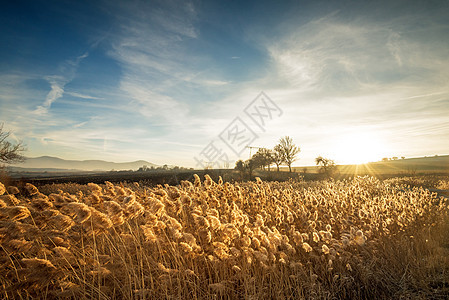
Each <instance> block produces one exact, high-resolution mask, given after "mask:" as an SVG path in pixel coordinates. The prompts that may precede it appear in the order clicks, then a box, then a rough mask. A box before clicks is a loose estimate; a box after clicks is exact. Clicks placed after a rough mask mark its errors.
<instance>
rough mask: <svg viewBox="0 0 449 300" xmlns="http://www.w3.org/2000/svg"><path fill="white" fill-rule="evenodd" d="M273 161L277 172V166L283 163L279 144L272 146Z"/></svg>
mask: <svg viewBox="0 0 449 300" xmlns="http://www.w3.org/2000/svg"><path fill="white" fill-rule="evenodd" d="M273 162H274V163H275V164H276V167H277V171H278V172H279V166H280V165H282V164H283V163H284V155H283V154H282V148H281V145H276V146H274V149H273Z"/></svg>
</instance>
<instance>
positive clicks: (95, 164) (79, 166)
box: [12, 156, 157, 171]
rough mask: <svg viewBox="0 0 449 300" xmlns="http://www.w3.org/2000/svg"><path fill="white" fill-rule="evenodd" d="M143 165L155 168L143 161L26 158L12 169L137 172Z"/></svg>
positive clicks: (48, 157)
mask: <svg viewBox="0 0 449 300" xmlns="http://www.w3.org/2000/svg"><path fill="white" fill-rule="evenodd" d="M144 165H146V166H147V167H151V166H154V167H156V166H157V165H155V164H153V163H150V162H147V161H145V160H138V161H133V162H124V163H115V162H109V161H104V160H65V159H61V158H58V157H51V156H41V157H34V158H27V159H26V160H25V161H24V162H23V163H19V164H14V165H12V167H19V168H24V169H59V170H79V171H110V170H116V171H120V170H137V169H139V168H140V167H142V166H144Z"/></svg>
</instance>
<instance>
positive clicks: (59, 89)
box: [34, 52, 89, 115]
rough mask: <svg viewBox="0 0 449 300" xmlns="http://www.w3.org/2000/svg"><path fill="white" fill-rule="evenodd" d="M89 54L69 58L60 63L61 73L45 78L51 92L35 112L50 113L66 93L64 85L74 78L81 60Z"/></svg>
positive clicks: (39, 113)
mask: <svg viewBox="0 0 449 300" xmlns="http://www.w3.org/2000/svg"><path fill="white" fill-rule="evenodd" d="M88 56H89V53H88V52H86V53H84V54H83V55H80V56H78V57H76V58H75V59H68V60H66V61H65V62H63V63H62V64H61V65H60V71H61V75H53V76H46V77H45V80H47V81H48V82H49V83H50V88H51V90H50V92H48V94H47V97H45V101H44V103H43V104H42V105H39V106H38V107H37V108H36V110H35V111H34V113H35V114H38V115H44V114H46V113H48V110H49V109H50V108H51V105H52V104H53V103H54V102H55V101H56V100H58V99H59V98H61V97H62V96H63V95H64V87H65V85H66V84H67V83H69V82H70V81H72V80H73V78H74V76H75V73H76V70H77V69H78V65H79V64H80V62H81V61H82V60H83V59H85V58H86V57H88Z"/></svg>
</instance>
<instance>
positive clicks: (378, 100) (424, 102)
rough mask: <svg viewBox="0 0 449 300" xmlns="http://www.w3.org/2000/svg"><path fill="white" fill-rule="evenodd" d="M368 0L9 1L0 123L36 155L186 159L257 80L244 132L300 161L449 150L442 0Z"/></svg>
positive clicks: (0, 31)
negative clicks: (291, 144) (266, 110)
mask: <svg viewBox="0 0 449 300" xmlns="http://www.w3.org/2000/svg"><path fill="white" fill-rule="evenodd" d="M362 2H363V4H362ZM372 2H373V3H371V2H365V1H291V3H289V2H288V1H270V2H269V1H253V2H243V1H230V2H228V1H223V2H217V1H192V2H188V1H160V2H156V1H113V0H108V1H36V0H34V1H8V2H7V3H4V4H2V9H1V10H0V45H2V46H1V47H0V122H4V127H5V128H6V129H9V130H11V131H13V132H14V135H13V138H16V139H19V140H23V141H24V142H25V143H26V144H27V148H28V152H27V153H26V154H27V155H28V156H31V157H35V156H41V155H51V156H58V157H61V158H65V159H105V160H111V161H117V162H122V161H131V160H138V159H145V160H148V161H151V162H153V163H156V164H165V163H168V164H173V165H183V166H189V167H193V166H195V160H194V159H193V157H194V156H198V154H199V153H200V152H201V151H202V150H203V149H204V147H206V146H207V145H208V144H209V142H211V141H213V140H217V137H218V135H219V133H220V132H221V131H222V130H223V129H224V128H225V127H226V126H227V125H228V124H229V123H230V122H231V121H232V120H234V119H235V117H237V116H242V115H243V110H244V108H245V107H246V105H248V104H249V103H250V102H251V101H252V100H253V99H254V98H255V97H256V96H257V95H258V94H259V93H260V92H261V91H264V92H265V93H266V94H267V95H268V96H269V97H270V98H271V99H272V100H273V101H274V102H275V103H276V104H277V105H278V106H279V107H280V108H281V109H282V111H283V114H282V116H280V117H279V118H275V119H273V120H271V122H269V124H267V126H266V127H265V128H264V129H265V131H262V130H261V129H260V128H259V129H258V128H255V127H254V130H255V132H256V134H257V135H258V136H259V138H258V139H257V140H256V141H254V142H253V143H252V144H253V145H254V146H261V147H262V146H263V147H269V148H271V147H273V146H274V145H275V144H276V142H277V140H278V139H279V138H280V137H281V136H285V135H289V136H291V137H292V138H293V140H294V141H295V142H296V143H297V144H298V145H299V146H300V147H301V149H302V151H301V153H300V155H299V158H300V159H299V160H298V161H297V163H296V165H310V164H313V160H314V158H315V157H316V156H318V155H323V156H326V157H330V158H333V159H335V160H336V161H337V163H350V162H361V161H364V160H377V159H380V158H381V157H382V156H406V157H412V156H424V155H434V154H448V153H449V151H448V149H449V138H448V137H449V88H448V83H449V2H448V1H443V0H441V1H385V2H380V1H372ZM248 125H251V124H250V123H248ZM348 149H351V150H348ZM355 149H356V150H357V151H356V150H355ZM224 150H226V149H224ZM227 151H228V152H229V153H231V151H229V150H227ZM360 153H363V155H361V154H360ZM248 155H249V151H246V152H244V153H243V154H242V155H241V158H244V159H246V158H248ZM230 156H231V157H230V158H232V159H236V158H237V157H236V156H232V155H230Z"/></svg>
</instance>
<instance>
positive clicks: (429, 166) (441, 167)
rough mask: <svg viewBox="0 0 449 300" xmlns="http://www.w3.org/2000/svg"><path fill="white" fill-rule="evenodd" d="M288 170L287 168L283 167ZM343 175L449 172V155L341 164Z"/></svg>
mask: <svg viewBox="0 0 449 300" xmlns="http://www.w3.org/2000/svg"><path fill="white" fill-rule="evenodd" d="M304 169H305V170H306V173H318V171H319V168H318V167H316V166H309V167H295V168H294V170H295V172H299V173H304ZM283 170H286V168H283ZM337 173H339V174H341V175H352V176H353V175H372V176H380V177H382V176H384V175H394V176H397V175H416V174H430V173H434V174H436V173H438V174H444V173H447V174H449V155H444V156H432V157H420V158H409V159H398V160H390V161H385V162H383V161H382V162H372V163H367V164H362V165H340V166H338V172H337Z"/></svg>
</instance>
